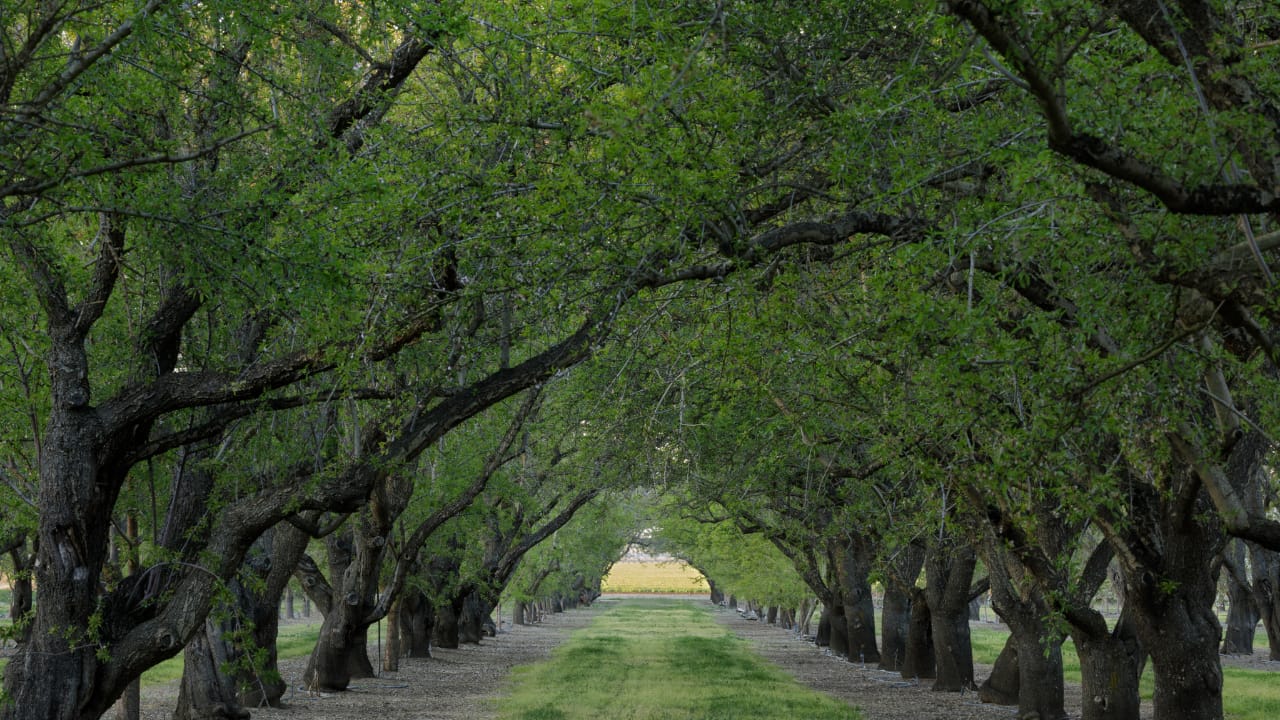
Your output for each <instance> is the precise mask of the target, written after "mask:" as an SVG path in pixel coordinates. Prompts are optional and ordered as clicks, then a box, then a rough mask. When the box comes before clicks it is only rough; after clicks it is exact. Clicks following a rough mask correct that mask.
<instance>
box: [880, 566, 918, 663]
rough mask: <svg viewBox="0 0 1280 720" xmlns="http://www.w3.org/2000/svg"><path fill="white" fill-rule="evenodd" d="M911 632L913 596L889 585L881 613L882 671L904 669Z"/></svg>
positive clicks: (886, 588)
mask: <svg viewBox="0 0 1280 720" xmlns="http://www.w3.org/2000/svg"><path fill="white" fill-rule="evenodd" d="M910 630H911V596H910V595H908V594H907V593H905V592H903V591H902V590H901V589H899V588H898V587H897V586H895V585H893V584H889V585H887V586H886V587H885V591H884V606H883V608H882V609H881V611H880V669H881V670H888V671H891V672H892V671H895V670H901V669H902V663H903V662H904V660H905V659H906V656H907V637H908V635H909V633H910Z"/></svg>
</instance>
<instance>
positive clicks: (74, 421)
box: [0, 338, 181, 720]
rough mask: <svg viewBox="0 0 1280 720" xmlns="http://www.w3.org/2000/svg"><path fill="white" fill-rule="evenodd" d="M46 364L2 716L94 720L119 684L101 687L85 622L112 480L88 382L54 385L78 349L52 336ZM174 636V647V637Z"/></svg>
mask: <svg viewBox="0 0 1280 720" xmlns="http://www.w3.org/2000/svg"><path fill="white" fill-rule="evenodd" d="M64 354H66V355H67V356H66V357H63V355H64ZM49 363H50V368H51V370H53V372H52V374H53V375H54V376H55V381H54V387H53V409H52V410H51V412H50V422H49V425H48V428H47V431H46V435H45V444H44V447H43V456H42V458H41V463H40V492H39V499H38V501H37V504H38V506H39V507H40V517H39V525H38V529H37V535H36V541H35V542H36V556H37V558H38V560H37V562H36V565H35V586H36V587H38V588H39V589H40V602H39V605H38V606H37V608H36V612H35V616H34V621H33V623H32V627H31V633H30V636H29V638H28V640H27V642H25V643H23V644H22V645H21V646H20V647H19V648H18V652H17V654H16V655H15V656H14V657H13V658H12V659H11V660H10V661H9V664H8V666H7V667H6V668H5V674H4V689H5V692H6V693H7V695H8V697H9V702H8V703H6V704H5V705H4V706H0V719H2V720H78V719H79V718H83V717H100V716H101V715H102V714H103V713H105V712H106V711H107V710H108V709H110V708H111V706H112V705H113V704H114V703H115V701H116V699H117V698H118V697H119V695H120V693H122V692H123V691H124V688H125V685H127V683H124V684H121V685H120V686H119V687H116V688H107V687H103V686H101V685H100V684H99V682H98V678H97V674H98V672H99V669H100V661H99V660H98V657H97V651H98V649H99V644H100V643H101V642H102V638H101V637H91V636H90V635H89V633H88V631H87V629H88V628H89V627H90V622H89V621H90V618H92V617H94V616H95V614H99V612H100V610H101V607H100V606H99V596H98V588H99V582H100V580H101V574H102V568H103V564H104V562H105V561H106V553H107V546H108V532H109V529H110V524H109V520H110V517H109V515H110V514H109V513H106V512H100V508H111V507H114V506H115V500H116V495H117V493H118V490H119V483H118V482H117V481H116V479H114V478H109V477H103V476H102V475H100V474H99V472H98V466H99V465H98V463H99V460H98V458H97V457H96V453H97V451H98V449H99V448H98V442H99V440H98V438H100V437H101V430H102V428H101V427H100V426H99V422H98V419H97V416H96V414H95V413H93V412H92V411H91V410H89V409H88V408H87V403H88V389H87V385H85V386H83V387H82V381H79V380H72V381H71V382H69V383H67V384H68V385H72V386H73V387H67V386H66V385H63V384H62V383H65V382H66V381H67V378H65V377H59V376H62V375H65V374H66V372H68V371H69V370H70V369H74V368H84V367H87V362H86V359H85V353H84V349H83V346H79V347H76V346H74V343H73V346H72V347H67V346H65V345H62V344H61V343H59V341H58V339H56V338H55V341H54V346H53V348H52V350H51V352H50V358H49ZM59 365H61V366H63V367H64V368H66V369H68V370H63V369H60V368H59V367H58V366H59ZM59 381H61V382H59ZM69 392H70V393H72V394H75V397H74V398H70V397H69V396H68V393H69ZM105 630H106V631H107V632H110V630H111V628H106V629H105ZM172 642H173V646H174V647H175V648H176V647H177V646H179V645H180V642H181V641H180V639H179V638H173V640H172Z"/></svg>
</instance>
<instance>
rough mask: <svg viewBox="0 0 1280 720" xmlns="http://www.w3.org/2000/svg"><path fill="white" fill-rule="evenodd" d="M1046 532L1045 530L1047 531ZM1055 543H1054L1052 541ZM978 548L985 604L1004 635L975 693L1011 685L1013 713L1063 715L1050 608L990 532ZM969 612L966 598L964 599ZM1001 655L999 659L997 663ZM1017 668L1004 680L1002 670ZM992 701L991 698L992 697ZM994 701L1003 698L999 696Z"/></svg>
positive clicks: (1058, 641)
mask: <svg viewBox="0 0 1280 720" xmlns="http://www.w3.org/2000/svg"><path fill="white" fill-rule="evenodd" d="M1049 534H1050V533H1049V532H1046V533H1045V535H1046V536H1048V535H1049ZM1052 544H1054V545H1060V543H1052ZM979 548H980V549H981V551H982V554H983V561H984V563H985V565H986V567H987V585H988V587H989V588H990V592H991V608H992V610H994V611H995V613H996V614H997V615H999V616H1000V618H1001V619H1002V620H1003V621H1004V622H1005V624H1006V625H1007V626H1008V627H1009V631H1010V632H1009V640H1008V642H1007V643H1006V644H1005V647H1004V650H1003V651H1002V652H1001V653H1000V658H997V660H996V667H995V668H993V669H992V673H991V677H989V678H987V681H986V682H984V683H983V686H982V688H981V689H980V697H983V698H984V699H985V697H987V696H991V697H997V696H1002V699H1005V700H1007V693H1008V692H1009V691H1010V690H1012V691H1013V692H1014V693H1015V694H1014V701H1015V703H1016V704H1017V705H1018V717H1034V718H1038V719H1039V720H1062V719H1063V718H1066V717H1067V711H1066V705H1065V703H1066V699H1065V697H1064V692H1065V689H1064V686H1063V679H1062V641H1063V639H1064V638H1061V637H1051V636H1050V631H1049V628H1048V627H1047V626H1046V625H1045V618H1047V617H1049V614H1050V609H1049V606H1048V604H1047V603H1046V601H1045V600H1044V598H1043V596H1042V595H1041V594H1040V592H1039V590H1038V588H1037V587H1036V584H1035V581H1034V579H1033V578H1032V577H1031V574H1030V572H1029V571H1027V569H1026V568H1025V567H1024V566H1023V565H1022V564H1021V562H1019V561H1018V560H1017V559H1016V558H1014V557H1013V555H1012V554H1011V553H1010V552H1009V551H1008V549H1007V547H1006V545H1005V544H1004V543H1002V542H1001V541H999V540H998V539H997V538H995V537H994V536H993V535H989V534H988V535H986V536H985V537H984V540H983V542H982V543H980V544H979ZM969 608H970V614H969V615H968V617H970V618H971V617H972V612H971V611H972V608H973V605H972V603H970V604H969ZM1001 659H1003V660H1004V661H1005V663H1006V664H1005V665H1004V666H1003V667H1002V666H1001V662H1000V661H1001ZM1010 663H1012V671H1013V672H1014V673H1017V680H1016V682H1012V683H1011V682H1010V681H1009V677H1008V673H1009V671H1010V665H1009V664H1010ZM993 702H994V700H993ZM1000 704H1009V703H1007V702H1001V703H1000Z"/></svg>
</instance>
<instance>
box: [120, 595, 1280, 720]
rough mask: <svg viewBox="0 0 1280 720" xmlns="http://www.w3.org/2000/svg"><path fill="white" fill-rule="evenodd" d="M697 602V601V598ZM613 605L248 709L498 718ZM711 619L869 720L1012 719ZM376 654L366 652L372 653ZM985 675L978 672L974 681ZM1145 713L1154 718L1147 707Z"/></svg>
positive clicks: (380, 718)
mask: <svg viewBox="0 0 1280 720" xmlns="http://www.w3.org/2000/svg"><path fill="white" fill-rule="evenodd" d="M699 599H701V598H699ZM612 602H613V601H612V600H607V599H606V600H602V601H600V602H598V603H597V604H596V605H595V606H594V607H591V608H585V609H579V610H573V611H570V612H567V613H562V614H557V615H552V616H550V617H549V618H547V619H546V620H545V621H544V622H543V623H541V624H539V625H536V626H515V627H507V628H504V629H505V630H506V631H505V632H502V633H500V634H499V635H498V637H496V638H486V639H485V641H484V643H483V644H481V645H478V646H477V645H467V646H464V647H462V648H460V649H458V650H440V649H437V650H435V653H436V657H434V658H432V659H429V660H415V659H410V658H406V659H404V660H402V661H401V670H400V671H399V672H396V673H383V675H382V677H379V678H373V679H369V680H360V681H357V682H356V683H354V684H353V688H352V690H351V691H349V692H345V693H337V694H333V695H324V696H319V697H313V696H309V695H308V694H307V693H306V692H305V691H301V690H297V689H295V690H291V691H290V693H289V694H288V695H287V696H286V701H287V703H288V705H289V707H287V708H284V709H262V710H254V711H253V717H254V718H260V719H274V720H283V719H288V720H356V719H364V718H376V719H377V720H476V719H481V720H483V719H485V718H492V717H494V714H495V713H494V708H495V703H494V701H495V700H496V698H497V697H499V696H500V695H501V694H502V693H503V692H505V690H506V686H507V685H506V684H507V683H508V682H509V678H510V674H511V669H512V668H513V667H514V666H516V665H522V664H525V663H532V662H537V661H539V660H542V659H544V658H546V657H548V656H549V655H550V653H551V650H552V649H553V648H555V647H556V646H557V645H559V644H560V643H562V642H564V641H565V640H567V639H568V637H569V635H570V634H571V633H572V632H573V631H574V630H576V629H578V628H581V627H584V626H586V625H588V624H590V623H591V621H592V619H594V618H595V617H596V615H598V614H600V613H601V612H603V611H605V610H607V609H608V607H609V606H610V605H611V604H612ZM713 615H714V617H715V618H716V619H717V620H718V621H719V622H721V623H722V624H724V625H725V626H726V627H728V628H729V629H731V630H732V631H733V632H735V633H737V634H738V635H739V636H741V637H743V638H745V639H747V640H749V641H750V642H751V643H752V644H753V645H754V647H755V649H756V651H757V652H759V653H760V654H761V655H762V656H764V657H765V658H767V659H769V660H770V661H772V662H774V663H775V664H777V665H779V666H780V667H782V668H783V669H784V670H786V671H788V672H790V673H791V674H792V675H794V676H795V677H796V678H797V680H799V681H800V682H801V683H803V684H805V685H809V686H810V687H814V688H816V689H818V690H821V691H823V692H826V693H829V694H831V695H834V696H836V697H838V698H841V699H843V700H846V701H847V702H849V703H850V704H852V705H855V706H857V707H859V708H861V709H862V711H863V716H864V717H865V718H866V719H867V720H933V719H934V718H939V719H940V718H948V719H955V720H977V719H986V718H1002V719H1003V718H1014V717H1016V715H1017V713H1016V712H1015V711H1014V708H1007V707H997V706H991V705H982V704H980V703H978V702H977V697H976V696H975V695H974V694H973V693H965V694H960V695H957V694H954V693H934V692H932V691H931V690H930V689H929V684H928V681H921V682H918V683H917V682H904V681H903V680H902V679H901V678H900V677H899V676H898V675H897V674H896V673H885V672H881V671H880V670H878V669H876V667H875V666H874V665H867V666H865V667H864V666H862V665H859V664H857V663H853V664H850V663H848V662H846V661H844V660H842V659H840V658H836V657H832V656H831V655H829V654H827V653H826V651H824V650H823V649H821V648H818V647H815V646H814V645H813V644H812V643H809V642H806V641H803V640H800V639H798V638H796V637H795V635H793V634H792V633H791V632H789V631H786V630H782V629H780V628H778V627H776V626H771V625H767V624H764V623H760V622H756V621H748V620H744V619H743V618H742V617H741V616H740V615H738V613H736V612H733V611H731V610H724V609H718V610H716V611H714V613H713ZM371 653H372V648H371ZM305 664H306V658H305V657H304V658H296V659H293V660H287V661H285V662H283V663H282V664H281V671H282V673H283V674H284V676H285V679H286V680H288V681H289V684H290V686H291V687H294V688H297V686H298V685H299V678H300V677H301V675H302V670H303V667H304V666H305ZM1223 664H1224V665H1239V666H1245V667H1252V668H1256V669H1267V670H1275V669H1280V664H1277V663H1271V662H1267V661H1266V652H1265V651H1262V652H1259V653H1256V654H1255V655H1254V657H1253V658H1228V657H1224V658H1223ZM989 670H990V668H989V667H987V666H983V665H979V666H977V675H978V677H979V678H982V677H985V676H986V674H987V673H988V672H989ZM176 698H177V684H176V682H175V683H171V684H169V685H162V686H152V687H149V688H146V689H145V690H144V691H143V715H142V717H143V720H168V718H170V717H171V713H172V709H173V704H174V701H175V699H176ZM1079 708H1080V691H1079V687H1078V686H1077V687H1072V686H1070V685H1068V687H1067V710H1068V712H1070V713H1072V714H1073V716H1075V717H1078V716H1079ZM1145 715H1146V716H1147V717H1150V708H1149V707H1148V708H1146V713H1145Z"/></svg>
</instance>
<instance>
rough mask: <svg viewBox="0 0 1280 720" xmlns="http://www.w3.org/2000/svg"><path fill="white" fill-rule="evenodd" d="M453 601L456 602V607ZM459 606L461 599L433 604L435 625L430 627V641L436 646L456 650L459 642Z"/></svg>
mask: <svg viewBox="0 0 1280 720" xmlns="http://www.w3.org/2000/svg"><path fill="white" fill-rule="evenodd" d="M454 602H457V603H458V605H457V607H455V606H454V605H453V603H454ZM461 606H462V601H461V599H455V600H453V601H451V602H448V603H440V604H438V605H435V606H434V607H435V626H434V627H433V628H432V629H431V643H432V644H433V645H435V646H436V647H441V648H448V649H450V650H456V649H457V648H458V647H459V645H460V644H461V642H460V637H459V628H458V621H459V614H460V611H461Z"/></svg>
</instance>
